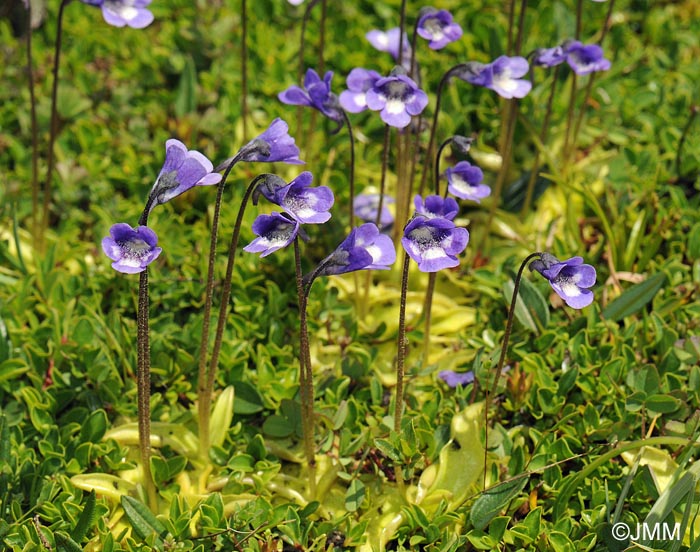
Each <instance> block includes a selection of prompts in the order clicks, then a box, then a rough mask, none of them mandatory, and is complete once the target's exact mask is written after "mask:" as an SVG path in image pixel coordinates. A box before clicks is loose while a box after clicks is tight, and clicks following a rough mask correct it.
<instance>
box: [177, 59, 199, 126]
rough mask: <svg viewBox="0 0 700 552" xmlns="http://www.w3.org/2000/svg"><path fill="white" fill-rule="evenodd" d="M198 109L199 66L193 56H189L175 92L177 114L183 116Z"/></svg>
mask: <svg viewBox="0 0 700 552" xmlns="http://www.w3.org/2000/svg"><path fill="white" fill-rule="evenodd" d="M196 109H197V68H196V67H195V65H194V59H192V56H187V58H186V60H185V67H184V68H183V69H182V74H181V75H180V82H179V83H178V85H177V92H176V93H175V115H177V116H178V117H182V116H183V115H185V114H186V113H192V112H194V111H195V110H196Z"/></svg>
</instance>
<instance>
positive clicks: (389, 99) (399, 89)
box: [366, 74, 428, 128]
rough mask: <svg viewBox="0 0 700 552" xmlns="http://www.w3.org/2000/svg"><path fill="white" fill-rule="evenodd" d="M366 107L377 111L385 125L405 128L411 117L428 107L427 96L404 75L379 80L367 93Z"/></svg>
mask: <svg viewBox="0 0 700 552" xmlns="http://www.w3.org/2000/svg"><path fill="white" fill-rule="evenodd" d="M366 98H367V107H369V108H370V109H371V110H372V111H379V112H380V113H379V115H380V117H381V118H382V121H384V122H385V123H386V124H388V125H391V126H393V127H396V128H405V127H407V126H408V124H409V123H410V122H411V116H412V115H420V113H421V112H422V111H423V110H424V109H425V106H427V105H428V95H427V94H426V93H425V92H423V91H422V90H421V89H420V88H418V85H417V84H416V83H415V82H414V81H413V80H411V79H410V78H409V77H407V76H406V75H401V74H396V75H390V76H388V77H384V78H382V79H379V80H378V81H377V82H375V83H374V86H373V87H372V88H370V89H369V90H368V91H367V94H366Z"/></svg>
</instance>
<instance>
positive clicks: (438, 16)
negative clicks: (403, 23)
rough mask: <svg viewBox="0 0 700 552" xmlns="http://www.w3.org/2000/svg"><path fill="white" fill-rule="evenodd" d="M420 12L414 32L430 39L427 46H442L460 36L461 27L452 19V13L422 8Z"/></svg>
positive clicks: (437, 48)
mask: <svg viewBox="0 0 700 552" xmlns="http://www.w3.org/2000/svg"><path fill="white" fill-rule="evenodd" d="M421 14H422V15H420V16H419V18H418V23H417V25H416V32H417V33H418V34H419V35H420V36H421V37H423V38H425V39H426V40H429V41H430V43H429V44H428V46H429V47H430V48H431V49H433V50H439V49H441V48H444V47H445V46H447V45H448V44H449V43H450V42H454V41H455V40H459V38H460V37H461V36H462V27H460V26H459V25H458V24H457V23H455V22H454V21H453V19H452V14H451V13H450V12H448V11H447V10H436V9H435V8H423V9H422V10H421Z"/></svg>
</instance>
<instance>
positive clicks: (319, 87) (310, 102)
mask: <svg viewBox="0 0 700 552" xmlns="http://www.w3.org/2000/svg"><path fill="white" fill-rule="evenodd" d="M332 78H333V71H327V72H326V74H325V75H324V76H323V80H321V77H319V75H318V73H317V72H316V71H314V70H313V69H309V70H308V71H306V76H305V77H304V88H300V87H298V86H296V85H295V86H290V87H289V88H287V90H285V91H284V92H280V93H279V94H278V96H277V97H278V98H279V99H280V101H281V102H282V103H286V104H288V105H306V106H309V107H313V108H314V109H318V110H319V111H320V112H321V113H323V114H324V115H325V116H326V117H328V118H329V119H331V120H333V121H342V120H343V113H342V112H341V110H340V104H339V103H338V96H336V95H335V94H333V92H331V79H332Z"/></svg>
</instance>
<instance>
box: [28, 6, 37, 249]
mask: <svg viewBox="0 0 700 552" xmlns="http://www.w3.org/2000/svg"><path fill="white" fill-rule="evenodd" d="M27 83H28V85H29V107H30V116H31V124H32V235H33V236H34V237H35V239H36V238H37V237H38V235H39V220H40V219H39V130H38V125H37V121H36V95H35V94H34V62H33V60H32V5H31V2H29V3H28V4H27Z"/></svg>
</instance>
